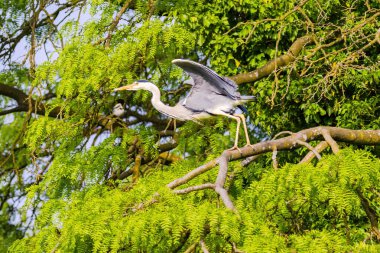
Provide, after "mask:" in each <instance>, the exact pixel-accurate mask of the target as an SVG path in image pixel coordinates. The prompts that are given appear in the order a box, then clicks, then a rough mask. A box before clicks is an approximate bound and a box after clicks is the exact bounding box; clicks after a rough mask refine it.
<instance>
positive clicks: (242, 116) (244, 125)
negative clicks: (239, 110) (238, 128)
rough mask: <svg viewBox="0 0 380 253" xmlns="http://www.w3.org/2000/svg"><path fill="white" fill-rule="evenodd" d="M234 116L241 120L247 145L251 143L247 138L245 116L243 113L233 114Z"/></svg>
mask: <svg viewBox="0 0 380 253" xmlns="http://www.w3.org/2000/svg"><path fill="white" fill-rule="evenodd" d="M235 116H238V117H239V118H241V120H242V121H243V128H244V134H245V139H246V141H247V146H250V145H251V141H250V140H249V136H248V130H247V123H246V120H245V116H244V114H235Z"/></svg>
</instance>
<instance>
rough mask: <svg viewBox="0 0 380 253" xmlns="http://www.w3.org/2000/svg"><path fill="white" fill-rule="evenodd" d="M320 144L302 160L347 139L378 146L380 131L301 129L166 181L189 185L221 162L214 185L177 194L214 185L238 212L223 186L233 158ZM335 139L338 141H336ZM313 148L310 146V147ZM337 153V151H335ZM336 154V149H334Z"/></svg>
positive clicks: (182, 191)
mask: <svg viewBox="0 0 380 253" xmlns="http://www.w3.org/2000/svg"><path fill="white" fill-rule="evenodd" d="M326 138H327V139H328V140H326V141H323V142H322V143H323V144H321V145H317V147H316V148H315V149H314V148H311V149H312V151H311V153H313V155H309V154H308V155H307V156H306V157H305V158H304V159H303V160H302V161H303V162H307V161H309V160H310V159H311V158H312V156H315V155H316V153H318V152H320V151H321V150H323V149H325V148H326V144H330V145H332V149H336V148H337V143H336V141H341V142H347V143H352V144H359V145H379V144H380V130H350V129H344V128H338V127H324V126H321V127H314V128H309V129H305V130H302V131H300V132H298V133H294V134H291V135H290V136H287V137H284V138H281V139H277V140H270V141H265V142H260V143H256V144H253V145H250V146H245V147H243V148H241V149H240V150H228V151H224V152H223V153H222V155H221V156H220V157H219V158H216V159H214V160H212V161H210V162H208V163H206V164H204V165H202V166H200V167H198V168H196V169H194V170H193V171H191V172H189V173H187V174H186V175H185V176H183V177H182V178H178V179H176V180H174V181H172V182H171V183H169V184H167V187H168V188H170V189H174V188H176V187H178V186H181V185H183V184H186V183H187V182H189V181H190V180H191V179H193V178H194V177H196V176H198V175H200V174H202V173H204V172H206V171H208V170H211V169H212V168H214V167H215V166H216V165H217V164H219V173H218V176H217V179H216V181H215V184H211V183H206V184H203V185H200V186H193V187H188V188H186V189H183V190H178V191H177V192H178V194H183V193H186V191H187V192H191V191H193V190H200V189H205V188H212V187H214V186H215V191H216V192H217V193H218V194H219V195H220V197H221V199H222V200H223V202H224V204H225V206H226V207H227V208H228V209H230V210H233V211H236V209H235V207H234V205H233V203H232V201H231V199H230V198H229V196H228V194H227V190H226V189H225V188H224V184H225V181H226V177H227V171H228V162H229V161H233V160H238V159H242V158H245V157H252V156H257V155H260V154H263V153H267V152H273V151H274V150H276V151H277V150H291V149H294V148H298V147H301V146H305V143H306V142H310V141H312V140H324V139H326ZM330 138H331V139H330ZM335 140H336V141H335ZM329 141H330V143H329ZM308 148H309V149H310V147H308ZM335 151H336V152H338V151H337V150H335ZM334 153H335V152H334Z"/></svg>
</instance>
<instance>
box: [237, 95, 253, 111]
mask: <svg viewBox="0 0 380 253" xmlns="http://www.w3.org/2000/svg"><path fill="white" fill-rule="evenodd" d="M254 100H256V97H255V96H240V100H239V102H240V104H239V105H238V106H237V107H238V108H239V109H240V110H242V111H243V113H245V114H248V111H247V109H246V108H245V107H244V106H242V105H241V104H244V103H246V102H249V101H254Z"/></svg>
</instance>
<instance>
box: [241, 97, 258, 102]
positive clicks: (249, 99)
mask: <svg viewBox="0 0 380 253" xmlns="http://www.w3.org/2000/svg"><path fill="white" fill-rule="evenodd" d="M240 100H242V102H244V103H245V102H248V101H254V100H256V97H255V96H240Z"/></svg>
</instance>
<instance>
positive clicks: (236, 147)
mask: <svg viewBox="0 0 380 253" xmlns="http://www.w3.org/2000/svg"><path fill="white" fill-rule="evenodd" d="M235 149H237V150H238V151H239V152H240V154H243V153H242V152H241V149H240V148H239V147H238V146H236V145H234V146H233V147H232V148H229V149H227V150H228V151H232V150H235Z"/></svg>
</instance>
